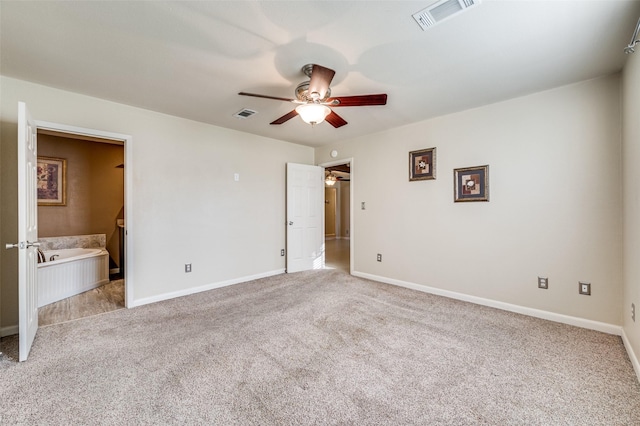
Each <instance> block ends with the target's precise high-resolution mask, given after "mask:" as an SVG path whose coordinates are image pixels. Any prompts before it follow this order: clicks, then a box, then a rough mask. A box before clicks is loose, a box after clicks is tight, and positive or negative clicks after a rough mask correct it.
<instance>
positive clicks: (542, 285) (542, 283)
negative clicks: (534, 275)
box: [538, 277, 549, 290]
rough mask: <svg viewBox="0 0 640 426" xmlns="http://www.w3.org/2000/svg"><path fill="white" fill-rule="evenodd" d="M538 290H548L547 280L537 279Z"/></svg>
mask: <svg viewBox="0 0 640 426" xmlns="http://www.w3.org/2000/svg"><path fill="white" fill-rule="evenodd" d="M538 288H544V289H545V290H546V289H548V288H549V278H543V277H538Z"/></svg>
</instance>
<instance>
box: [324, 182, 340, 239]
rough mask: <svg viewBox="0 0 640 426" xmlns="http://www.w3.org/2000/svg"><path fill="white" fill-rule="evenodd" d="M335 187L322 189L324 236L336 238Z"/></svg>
mask: <svg viewBox="0 0 640 426" xmlns="http://www.w3.org/2000/svg"><path fill="white" fill-rule="evenodd" d="M337 201H338V197H337V186H332V187H328V186H325V188H324V236H325V237H336V236H337V235H336V232H337V231H336V228H337V219H338V218H337V217H336V213H337Z"/></svg>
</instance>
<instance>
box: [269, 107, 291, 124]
mask: <svg viewBox="0 0 640 426" xmlns="http://www.w3.org/2000/svg"><path fill="white" fill-rule="evenodd" d="M296 115H298V112H297V111H296V110H295V109H294V110H293V111H291V112H288V113H286V114H285V115H283V116H282V117H280V118H278V119H276V120H273V121H272V122H271V123H269V124H282V123H286V122H287V121H289V120H291V119H292V118H293V117H295V116H296Z"/></svg>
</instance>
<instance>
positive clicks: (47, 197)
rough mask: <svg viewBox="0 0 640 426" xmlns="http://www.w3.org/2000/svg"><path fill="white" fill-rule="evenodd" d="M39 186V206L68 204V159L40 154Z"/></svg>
mask: <svg viewBox="0 0 640 426" xmlns="http://www.w3.org/2000/svg"><path fill="white" fill-rule="evenodd" d="M37 167H38V171H37V188H38V205H39V206H66V205H67V160H66V159H64V158H53V157H40V156H38V165H37Z"/></svg>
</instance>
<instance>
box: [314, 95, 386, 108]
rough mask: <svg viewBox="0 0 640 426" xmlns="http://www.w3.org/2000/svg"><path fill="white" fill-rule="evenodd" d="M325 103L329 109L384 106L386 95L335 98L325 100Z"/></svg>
mask: <svg viewBox="0 0 640 426" xmlns="http://www.w3.org/2000/svg"><path fill="white" fill-rule="evenodd" d="M336 101H337V103H336ZM326 103H327V104H329V106H331V107H350V106H369V105H386V104H387V94H386V93H380V94H377V95H356V96H336V97H333V98H329V99H327V102H326Z"/></svg>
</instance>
